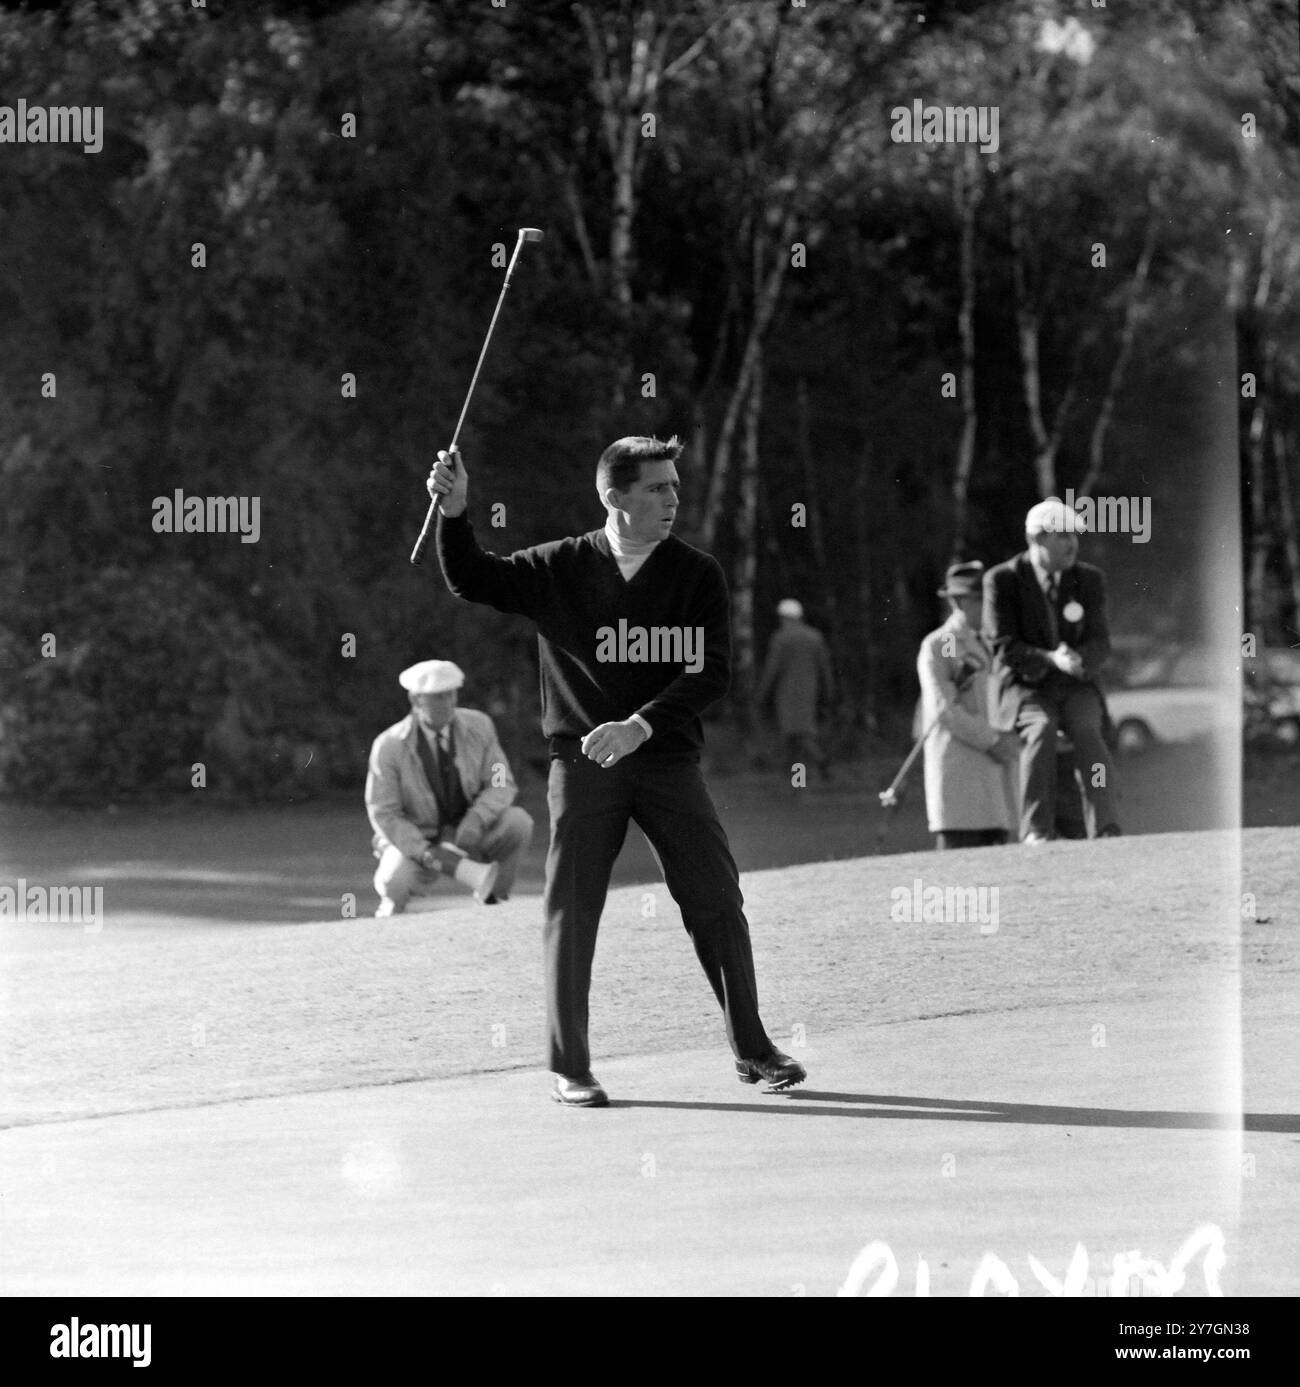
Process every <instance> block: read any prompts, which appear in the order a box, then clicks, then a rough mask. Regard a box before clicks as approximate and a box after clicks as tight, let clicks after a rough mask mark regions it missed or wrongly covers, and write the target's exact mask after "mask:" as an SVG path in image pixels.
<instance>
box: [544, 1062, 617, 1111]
mask: <svg viewBox="0 0 1300 1387" xmlns="http://www.w3.org/2000/svg"><path fill="white" fill-rule="evenodd" d="M551 1097H552V1098H554V1099H555V1101H556V1102H557V1103H564V1104H566V1105H567V1106H568V1107H570V1108H605V1107H608V1106H609V1095H608V1094H607V1093H606V1092H605V1090H604V1089H603V1088H601V1086H600V1085H599V1084H598V1083H597V1082H596V1080H595V1079H594V1078H593V1077H592V1074H591V1070H590V1069H589V1070H588V1071H587V1072H586V1073H585V1074H572V1075H570V1074H557V1075H556V1076H555V1086H554V1087H553V1088H552V1089H551Z"/></svg>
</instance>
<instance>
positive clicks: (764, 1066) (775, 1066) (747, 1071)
mask: <svg viewBox="0 0 1300 1387" xmlns="http://www.w3.org/2000/svg"><path fill="white" fill-rule="evenodd" d="M736 1077H737V1078H738V1079H739V1080H740V1082H741V1083H742V1084H757V1083H765V1084H767V1085H768V1087H767V1090H766V1091H767V1092H768V1093H780V1091H781V1090H782V1089H784V1088H793V1087H794V1086H795V1084H801V1083H803V1081H804V1080H805V1079H806V1078H807V1077H808V1071H807V1070H806V1069H805V1068H804V1067H803V1065H802V1064H800V1063H799V1061H798V1060H792V1059H791V1058H790V1056H789V1055H783V1054H782V1053H781V1052H780V1050H769V1051H768V1052H767V1054H765V1055H759V1056H758V1058H757V1059H752V1060H737V1061H736Z"/></svg>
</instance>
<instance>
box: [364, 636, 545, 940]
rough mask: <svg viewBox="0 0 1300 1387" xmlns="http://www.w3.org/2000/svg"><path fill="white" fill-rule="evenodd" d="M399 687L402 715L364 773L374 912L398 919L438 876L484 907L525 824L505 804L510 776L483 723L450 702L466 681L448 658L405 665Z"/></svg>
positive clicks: (510, 794)
mask: <svg viewBox="0 0 1300 1387" xmlns="http://www.w3.org/2000/svg"><path fill="white" fill-rule="evenodd" d="M398 682H399V683H400V684H401V686H402V687H403V688H404V689H405V690H406V691H407V695H408V697H409V698H410V700H411V711H410V713H409V714H408V715H407V716H406V717H404V718H403V719H402V720H401V722H397V723H394V724H393V726H392V727H389V728H387V729H386V730H385V731H383V732H381V733H380V734H379V736H378V737H376V738H375V741H374V745H373V746H372V747H371V749H370V768H369V772H368V774H367V776H366V813H367V814H368V815H369V817H370V823H371V827H373V828H374V830H375V838H374V845H375V856H376V857H378V859H379V867H378V869H377V870H376V872H375V890H376V891H377V892H378V893H379V909H378V910H376V911H375V915H376V916H377V917H379V918H381V919H382V918H384V917H385V916H389V915H399V914H401V912H402V910H403V909H404V908H405V906H406V903H407V901H408V900H410V898H411V896H413V895H428V894H429V893H430V891H431V889H432V887H433V885H434V883H435V882H436V881H437V879H438V877H439V875H447V876H452V877H454V878H455V879H456V880H457V881H460V882H461V883H462V884H464V885H467V886H470V887H471V888H472V889H473V890H474V895H475V899H477V900H478V901H479V902H480V903H481V904H483V905H495V904H497V903H498V902H499V901H504V900H505V899H506V898H507V897H508V896H509V895H510V888H511V886H512V885H513V883H514V879H515V869H516V867H517V866H518V863H519V859H520V857H521V856H522V855H523V853H524V852H525V851H527V848H528V844H529V842H530V841H531V839H532V836H533V819H532V815H530V814H528V813H527V812H526V811H525V810H523V809H520V808H519V807H518V806H517V805H516V804H515V803H514V799H515V795H516V793H517V789H516V786H515V779H514V776H513V775H512V774H511V773H510V764H509V762H507V760H506V757H505V753H504V752H503V751H502V750H501V744H500V742H499V741H498V740H497V734H496V728H495V727H493V725H492V719H491V718H490V717H488V715H487V714H486V713H479V712H475V711H474V710H473V709H470V708H458V707H457V706H456V702H457V690H458V689H459V688H460V687H461V685H462V684H463V683H464V682H465V676H464V674H463V673H462V672H461V670H460V669H459V667H458V666H456V665H454V664H452V663H451V661H450V660H424V661H422V662H421V663H420V664H418V665H412V666H411V667H410V669H404V670H403V671H402V673H401V674H400V675H399V676H398ZM478 863H487V864H490V865H489V866H488V867H486V868H484V867H478V866H476V865H474V864H478Z"/></svg>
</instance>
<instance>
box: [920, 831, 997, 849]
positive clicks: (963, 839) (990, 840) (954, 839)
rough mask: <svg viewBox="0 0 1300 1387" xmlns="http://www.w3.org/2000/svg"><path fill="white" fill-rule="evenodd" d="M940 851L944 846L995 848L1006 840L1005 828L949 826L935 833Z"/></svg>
mask: <svg viewBox="0 0 1300 1387" xmlns="http://www.w3.org/2000/svg"><path fill="white" fill-rule="evenodd" d="M935 837H936V838H937V840H938V843H937V846H938V847H939V849H940V851H942V850H943V849H945V848H997V847H1001V846H1002V844H1003V843H1005V842H1006V841H1007V831H1006V829H1005V828H949V829H945V830H944V831H943V832H942V833H939V834H936V835H935Z"/></svg>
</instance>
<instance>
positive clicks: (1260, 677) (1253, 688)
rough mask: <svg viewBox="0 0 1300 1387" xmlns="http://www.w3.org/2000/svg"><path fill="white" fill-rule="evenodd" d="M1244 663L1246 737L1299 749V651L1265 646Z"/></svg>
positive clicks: (1285, 647) (1283, 647)
mask: <svg viewBox="0 0 1300 1387" xmlns="http://www.w3.org/2000/svg"><path fill="white" fill-rule="evenodd" d="M1241 664H1242V693H1243V696H1244V698H1245V703H1246V735H1247V736H1248V737H1249V738H1251V740H1261V741H1262V740H1270V741H1276V742H1280V743H1281V744H1282V745H1283V746H1300V649H1291V648H1288V647H1287V646H1265V647H1264V649H1263V650H1261V651H1260V652H1259V653H1258V655H1256V656H1255V658H1254V659H1244V660H1242V662H1241Z"/></svg>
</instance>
